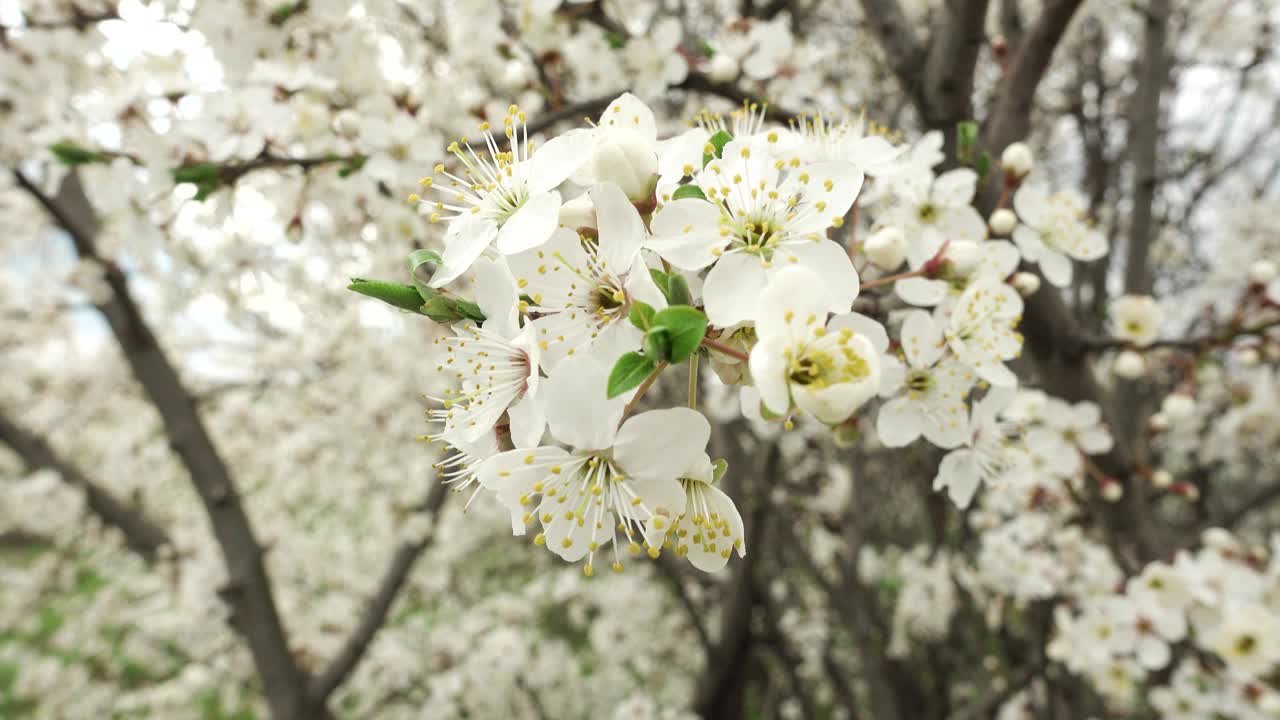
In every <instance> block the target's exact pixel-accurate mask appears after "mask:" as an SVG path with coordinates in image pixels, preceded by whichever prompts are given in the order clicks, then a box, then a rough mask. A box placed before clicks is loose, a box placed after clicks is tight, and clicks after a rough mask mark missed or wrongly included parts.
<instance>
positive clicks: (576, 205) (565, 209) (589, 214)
mask: <svg viewBox="0 0 1280 720" xmlns="http://www.w3.org/2000/svg"><path fill="white" fill-rule="evenodd" d="M559 222H560V224H561V225H563V226H565V227H567V228H570V229H572V230H577V229H578V228H583V227H592V228H593V227H595V226H596V206H595V205H592V204H591V196H590V195H588V194H587V193H582V194H581V195H579V196H578V197H576V198H574V199H572V200H570V201H569V202H566V203H564V204H563V205H561V206H560V220H559Z"/></svg>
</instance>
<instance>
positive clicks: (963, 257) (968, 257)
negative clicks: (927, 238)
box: [944, 240, 982, 277]
mask: <svg viewBox="0 0 1280 720" xmlns="http://www.w3.org/2000/svg"><path fill="white" fill-rule="evenodd" d="M944 258H945V259H946V260H947V262H949V263H951V270H952V272H954V273H955V274H957V275H960V276H961V277H966V276H968V275H971V274H972V273H973V271H974V270H977V269H978V264H979V263H981V262H982V248H979V247H978V244H977V243H975V242H970V241H968V240H957V241H955V242H953V243H951V244H950V245H948V246H947V251H946V254H945V255H944Z"/></svg>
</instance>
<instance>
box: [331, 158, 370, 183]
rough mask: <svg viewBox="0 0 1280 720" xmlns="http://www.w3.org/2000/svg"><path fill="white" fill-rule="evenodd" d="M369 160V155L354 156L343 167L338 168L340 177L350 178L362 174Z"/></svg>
mask: <svg viewBox="0 0 1280 720" xmlns="http://www.w3.org/2000/svg"><path fill="white" fill-rule="evenodd" d="M368 159H369V157H368V156H367V155H353V156H352V157H351V158H349V159H348V160H347V161H346V162H344V163H342V167H340V168H338V177H340V178H345V177H350V176H351V175H353V174H355V173H358V172H360V169H361V168H363V167H364V162H365V160H368Z"/></svg>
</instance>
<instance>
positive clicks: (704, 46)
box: [698, 40, 716, 60]
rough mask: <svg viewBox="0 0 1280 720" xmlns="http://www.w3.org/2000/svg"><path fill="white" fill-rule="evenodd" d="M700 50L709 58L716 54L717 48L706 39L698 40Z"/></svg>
mask: <svg viewBox="0 0 1280 720" xmlns="http://www.w3.org/2000/svg"><path fill="white" fill-rule="evenodd" d="M698 52H700V53H702V56H703V57H705V58H707V59H708V60H710V59H711V58H713V57H715V56H716V49H715V48H713V47H711V45H710V44H709V43H708V42H707V41H706V40H699V41H698Z"/></svg>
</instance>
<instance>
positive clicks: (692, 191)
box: [671, 184, 707, 200]
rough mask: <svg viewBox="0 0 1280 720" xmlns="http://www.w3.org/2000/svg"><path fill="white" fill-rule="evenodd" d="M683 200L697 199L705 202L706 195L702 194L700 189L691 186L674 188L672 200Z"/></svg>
mask: <svg viewBox="0 0 1280 720" xmlns="http://www.w3.org/2000/svg"><path fill="white" fill-rule="evenodd" d="M685 198H698V199H699V200H706V199H707V195H706V193H704V192H702V188H700V187H698V186H697V185H693V184H689V185H681V186H680V187H678V188H676V191H675V192H673V193H671V199H672V200H683V199H685Z"/></svg>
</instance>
